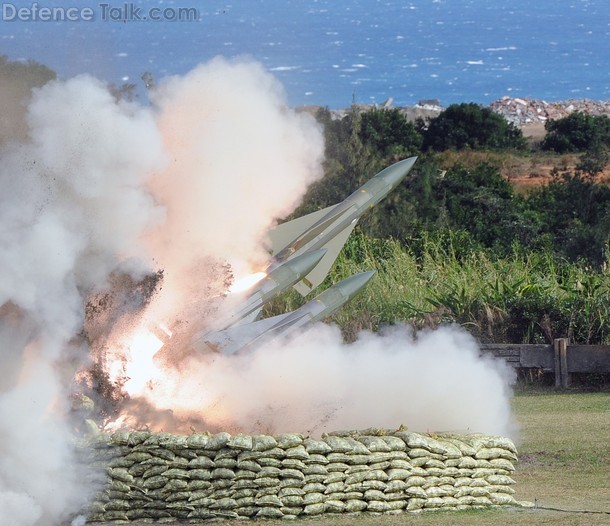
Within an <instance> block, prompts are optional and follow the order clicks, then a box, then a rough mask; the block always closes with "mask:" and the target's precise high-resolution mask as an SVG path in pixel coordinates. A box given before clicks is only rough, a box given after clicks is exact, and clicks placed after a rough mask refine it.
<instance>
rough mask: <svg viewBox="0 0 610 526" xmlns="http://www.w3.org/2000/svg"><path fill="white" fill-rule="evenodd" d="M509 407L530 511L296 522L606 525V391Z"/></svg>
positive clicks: (542, 396)
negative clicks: (517, 428) (534, 506)
mask: <svg viewBox="0 0 610 526" xmlns="http://www.w3.org/2000/svg"><path fill="white" fill-rule="evenodd" d="M513 407H514V413H515V416H516V419H517V420H518V422H519V424H520V426H521V437H520V439H519V440H518V441H517V443H518V445H519V457H520V461H519V462H518V464H517V471H516V472H515V473H514V475H513V478H514V479H515V480H516V482H517V484H516V485H515V489H516V491H517V493H516V495H515V497H516V498H517V500H520V501H530V502H534V501H535V500H536V501H537V503H538V509H506V510H485V511H468V512H431V513H423V514H419V515H411V514H401V515H397V516H358V517H328V516H327V517H324V518H319V519H304V520H299V521H298V522H299V523H302V524H303V525H306V526H348V525H350V526H377V525H383V526H402V525H422V526H423V525H435V526H454V525H455V526H467V525H473V526H482V525H491V524H493V525H509V524H510V525H513V524H514V525H518V526H520V525H523V526H525V525H543V524H545V525H546V524H548V525H551V524H552V525H554V526H577V525H578V526H592V525H604V524H607V525H610V392H603V393H560V392H555V391H550V390H548V389H547V390H544V391H542V390H540V391H531V390H528V391H526V392H518V393H517V394H516V396H515V397H514V399H513ZM545 508H556V509H557V510H565V511H556V510H549V509H545ZM230 523H233V524H237V522H234V521H230V522H227V524H230ZM240 524H243V522H240ZM256 524H257V525H259V526H277V525H280V524H285V522H282V521H257V522H256Z"/></svg>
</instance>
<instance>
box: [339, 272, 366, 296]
mask: <svg viewBox="0 0 610 526" xmlns="http://www.w3.org/2000/svg"><path fill="white" fill-rule="evenodd" d="M374 274H375V271H374V270H369V271H368V272H361V273H360V274H356V275H355V276H350V277H349V278H346V279H344V280H343V281H342V282H341V283H338V284H337V287H338V288H339V290H340V291H341V294H343V295H344V296H347V297H348V298H351V297H352V296H353V295H354V294H356V293H357V292H359V291H360V290H362V288H363V287H364V286H365V285H366V284H367V283H368V282H369V281H370V279H371V278H372V277H373V275H374Z"/></svg>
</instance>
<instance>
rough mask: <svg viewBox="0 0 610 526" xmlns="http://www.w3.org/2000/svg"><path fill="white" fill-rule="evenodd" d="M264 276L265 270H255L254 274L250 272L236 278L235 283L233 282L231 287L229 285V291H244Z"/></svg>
mask: <svg viewBox="0 0 610 526" xmlns="http://www.w3.org/2000/svg"><path fill="white" fill-rule="evenodd" d="M266 276H267V274H266V273H265V272H255V273H254V274H250V275H249V276H245V277H243V278H241V279H238V280H237V281H236V282H235V283H233V285H231V287H229V293H231V294H235V293H238V292H245V291H246V290H248V289H249V288H251V287H253V286H254V285H256V284H257V283H258V282H259V281H260V280H262V279H263V278H265V277H266Z"/></svg>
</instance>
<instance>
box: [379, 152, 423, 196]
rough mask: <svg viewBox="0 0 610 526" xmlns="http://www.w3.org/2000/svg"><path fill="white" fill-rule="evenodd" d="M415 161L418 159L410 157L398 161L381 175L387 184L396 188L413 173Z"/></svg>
mask: <svg viewBox="0 0 610 526" xmlns="http://www.w3.org/2000/svg"><path fill="white" fill-rule="evenodd" d="M415 161H417V157H409V158H408V159H404V160H402V161H398V162H397V163H394V164H393V165H391V166H388V167H387V168H386V169H384V170H382V171H381V172H380V175H383V179H384V180H385V182H386V183H387V184H389V185H390V186H391V187H392V188H394V187H395V186H396V185H397V184H398V183H400V181H402V180H403V179H404V178H405V177H406V176H407V174H408V173H409V172H410V171H411V168H413V165H414V164H415Z"/></svg>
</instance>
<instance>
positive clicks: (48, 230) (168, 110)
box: [0, 59, 322, 526]
mask: <svg viewBox="0 0 610 526" xmlns="http://www.w3.org/2000/svg"><path fill="white" fill-rule="evenodd" d="M153 99H154V100H153V106H152V107H142V106H140V105H137V104H133V103H126V102H124V101H117V100H116V99H115V98H114V97H113V96H112V95H111V94H110V92H109V91H108V89H107V87H106V86H105V85H104V84H102V83H101V82H99V81H97V80H96V79H93V78H91V77H89V76H79V77H76V78H73V79H70V80H67V81H63V82H61V81H54V82H50V83H48V84H46V85H45V86H44V87H42V88H40V89H38V90H35V91H34V93H33V96H32V98H31V102H30V104H29V107H28V110H27V114H26V122H27V126H28V133H27V139H26V140H22V141H21V142H19V143H17V142H14V143H11V144H8V145H6V146H5V147H4V149H3V150H2V152H0V180H1V183H2V188H3V192H2V194H1V195H0V268H1V269H2V274H1V275H0V338H1V340H0V353H1V354H2V363H3V366H2V369H1V370H0V443H1V444H2V446H1V447H0V510H2V513H1V518H0V524H2V525H4V524H11V526H12V525H15V526H30V525H39V524H45V525H46V524H56V523H58V522H59V521H60V520H62V519H64V518H65V517H66V516H67V515H68V514H70V513H74V512H76V511H78V510H79V509H80V508H81V507H82V505H83V504H84V503H85V502H86V501H87V499H88V497H89V493H90V491H92V490H93V489H94V488H86V487H84V486H85V485H84V484H83V479H82V477H81V476H80V475H81V474H79V473H78V470H77V468H76V463H75V452H74V448H73V446H72V443H73V437H74V433H73V428H72V423H71V419H70V390H71V388H73V386H74V385H75V384H74V383H73V378H74V374H75V372H76V370H77V369H78V368H79V367H81V366H82V365H83V364H85V365H86V364H88V362H89V360H90V353H89V349H88V346H87V341H86V339H84V338H83V332H82V329H83V324H84V321H85V304H86V303H87V302H90V303H91V301H92V298H93V299H94V300H95V301H94V302H93V307H94V308H93V309H92V310H91V312H88V313H87V316H88V317H89V315H95V314H96V313H98V312H101V314H102V316H100V318H104V320H103V323H102V324H101V326H103V327H104V328H108V330H111V329H112V327H114V328H115V331H111V332H113V334H110V335H106V337H100V340H103V342H102V343H103V345H104V346H107V345H110V344H112V342H113V338H119V337H121V336H123V335H122V334H120V332H121V331H123V332H125V331H129V330H131V329H132V328H133V326H135V325H137V323H138V322H137V320H135V321H134V322H130V320H125V319H122V317H121V315H122V314H124V315H125V316H123V317H128V316H134V317H135V318H137V317H138V316H139V315H140V314H141V313H140V310H141V308H142V307H143V306H145V305H146V303H147V302H148V301H149V300H150V297H149V296H150V294H148V295H147V294H145V292H146V290H145V289H147V287H148V289H149V290H148V293H150V291H151V290H153V289H155V290H158V288H156V284H157V283H156V281H155V280H154V279H152V280H149V281H151V283H153V285H154V286H150V287H149V286H148V285H147V283H146V280H147V279H148V278H146V276H149V277H150V276H154V274H153V272H154V271H155V270H158V269H160V268H162V269H163V271H164V272H165V276H166V279H165V280H164V286H163V289H162V293H158V294H157V297H155V301H154V302H153V303H151V304H150V305H149V309H150V311H151V313H150V316H155V315H157V314H159V315H163V316H164V317H167V318H168V319H169V321H175V320H177V319H180V320H181V321H182V322H183V323H184V325H182V327H184V326H187V325H188V322H189V319H184V318H185V316H187V317H188V316H189V315H191V313H192V314H193V315H194V314H200V313H199V311H198V309H194V308H191V309H189V308H188V307H189V306H191V307H192V306H193V304H196V305H200V304H201V300H202V299H203V300H204V301H203V303H205V301H207V300H209V297H210V296H213V295H215V294H216V295H217V294H218V293H220V292H224V290H225V289H226V287H225V285H226V281H227V279H228V278H230V277H231V271H230V268H229V267H228V266H227V264H226V263H225V262H226V261H228V262H229V263H230V264H231V265H232V267H231V268H235V269H236V268H237V267H238V266H239V265H241V266H243V268H244V269H246V268H248V267H250V266H252V265H255V264H256V263H257V262H258V263H262V262H264V260H265V256H264V254H265V253H264V250H263V248H262V238H263V235H264V231H265V230H266V229H267V228H268V227H269V226H270V225H271V224H272V223H273V222H274V221H275V220H276V219H277V218H278V217H280V216H282V215H284V214H286V213H287V212H289V211H290V210H291V208H292V207H293V206H294V205H295V204H296V203H297V202H298V201H299V199H300V198H301V196H302V194H303V192H304V190H305V188H306V186H307V184H308V183H309V182H311V181H313V180H315V179H316V178H318V177H320V175H321V170H320V159H321V155H322V139H321V134H320V131H319V129H318V127H317V125H316V124H315V121H314V120H313V119H311V118H308V117H307V116H304V115H298V114H296V113H294V112H293V111H291V110H289V109H287V107H286V104H285V99H284V96H283V92H282V88H281V86H280V85H279V84H278V82H277V81H276V80H275V79H274V78H273V77H272V76H271V75H269V74H267V73H266V72H265V71H264V70H263V68H262V67H261V66H260V65H258V64H256V63H253V62H248V61H241V62H228V61H225V60H223V59H217V60H214V61H212V62H211V63H209V64H207V65H203V66H201V67H199V68H197V69H195V70H194V71H193V72H191V73H190V74H188V75H186V76H185V77H182V78H179V77H175V78H170V79H166V80H164V81H162V82H161V83H160V86H159V88H158V91H157V92H155V93H154V94H153ZM227 274H228V278H227ZM214 280H216V281H218V283H217V284H215V283H212V284H210V282H211V281H214ZM117 283H118V284H119V286H120V287H121V286H123V287H124V286H129V285H132V286H133V287H134V288H138V287H139V289H138V290H137V291H136V293H133V294H128V293H124V292H123V293H116V294H115V293H114V292H116V291H114V292H113V288H116V286H117ZM107 291H111V292H113V293H112V294H106V292H107ZM191 294H192V295H191ZM202 295H203V296H206V295H207V297H204V298H201V296H202ZM117 298H120V301H117ZM107 303H111V304H112V305H111V307H112V308H113V309H114V310H115V312H112V313H111V314H108V313H107V312H103V308H104V307H105V305H106V304H107ZM185 305H186V306H187V308H185ZM138 307H140V309H139V308H138ZM117 309H118V311H117ZM136 314H137V315H138V316H136ZM104 315H105V316H104ZM147 315H149V314H148V313H147ZM193 320H194V321H197V320H196V318H195V317H194V318H193ZM88 326H89V328H90V329H91V332H90V333H89V334H88V336H89V339H91V335H92V334H93V335H96V336H99V334H96V327H95V323H94V321H92V320H91V319H89V320H88ZM97 329H99V327H97ZM98 332H99V330H98ZM119 355H120V353H119ZM109 357H110V358H112V356H111V355H110V356H106V355H103V356H102V357H101V358H102V362H101V365H102V366H104V367H106V366H110V365H113V364H111V363H110V362H109V361H108V359H107V358H109ZM119 357H120V358H121V356H119ZM95 358H100V356H99V355H97V356H95ZM122 358H124V356H122ZM51 487H53V491H50V488H51Z"/></svg>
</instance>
